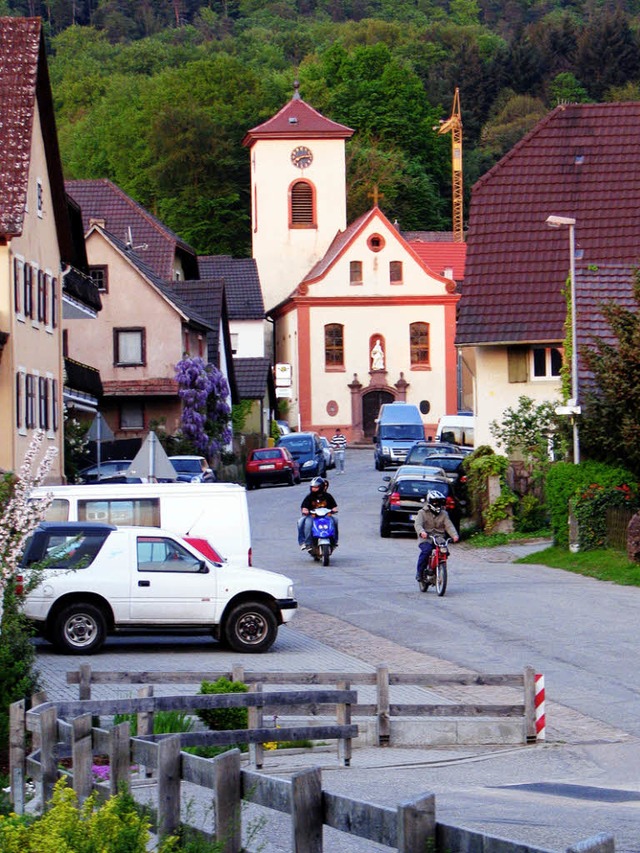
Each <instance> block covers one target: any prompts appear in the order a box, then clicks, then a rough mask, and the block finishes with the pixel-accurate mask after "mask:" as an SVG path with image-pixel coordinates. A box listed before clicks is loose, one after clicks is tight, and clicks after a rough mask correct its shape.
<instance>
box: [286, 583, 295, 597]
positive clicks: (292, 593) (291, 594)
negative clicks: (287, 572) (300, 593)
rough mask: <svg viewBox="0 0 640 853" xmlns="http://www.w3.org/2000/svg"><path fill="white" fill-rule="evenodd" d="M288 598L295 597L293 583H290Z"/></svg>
mask: <svg viewBox="0 0 640 853" xmlns="http://www.w3.org/2000/svg"><path fill="white" fill-rule="evenodd" d="M287 598H295V595H294V591H293V584H292V583H290V584H289V586H288V587H287Z"/></svg>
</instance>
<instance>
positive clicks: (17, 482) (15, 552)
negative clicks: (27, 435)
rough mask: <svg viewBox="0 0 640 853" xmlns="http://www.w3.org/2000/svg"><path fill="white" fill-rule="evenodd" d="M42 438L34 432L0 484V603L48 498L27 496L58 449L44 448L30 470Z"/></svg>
mask: <svg viewBox="0 0 640 853" xmlns="http://www.w3.org/2000/svg"><path fill="white" fill-rule="evenodd" d="M43 440H44V432H42V431H38V432H36V433H34V436H33V439H32V441H31V444H30V445H29V449H28V450H27V453H26V455H25V457H24V462H23V463H22V468H21V469H20V473H19V474H18V476H17V477H16V476H15V475H13V474H7V475H6V476H5V478H4V482H3V484H2V487H3V489H2V491H3V493H4V495H6V498H5V499H4V500H3V499H2V497H3V496H0V510H1V512H2V520H1V521H0V570H1V576H0V607H1V606H2V600H3V599H4V592H5V590H6V588H7V584H8V583H9V582H10V581H11V580H12V579H13V578H14V577H15V575H16V570H17V566H18V561H19V559H20V554H21V552H22V549H23V547H24V543H25V540H26V539H27V537H28V536H30V535H31V533H32V532H33V530H34V529H35V528H36V527H37V526H38V524H39V523H40V521H41V519H42V517H43V516H44V513H45V512H46V509H47V507H48V505H49V504H50V502H51V500H50V498H42V499H40V500H29V493H30V492H31V490H32V489H33V488H34V486H39V485H40V484H41V483H42V482H43V481H44V479H45V477H46V476H47V474H48V473H49V471H50V470H51V465H52V463H53V459H54V457H55V455H56V453H57V452H58V451H57V449H56V448H55V447H50V448H48V450H47V451H46V453H45V454H44V456H43V457H42V460H41V462H40V464H39V465H38V467H37V468H36V469H35V470H34V466H35V460H36V459H37V457H38V456H39V454H40V450H41V447H42V442H43Z"/></svg>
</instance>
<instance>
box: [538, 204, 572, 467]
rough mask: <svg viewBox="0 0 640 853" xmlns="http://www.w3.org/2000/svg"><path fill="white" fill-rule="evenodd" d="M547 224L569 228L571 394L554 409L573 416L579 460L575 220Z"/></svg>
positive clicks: (550, 218) (559, 219)
mask: <svg viewBox="0 0 640 853" xmlns="http://www.w3.org/2000/svg"><path fill="white" fill-rule="evenodd" d="M546 223H547V225H549V226H550V227H551V228H564V227H565V226H567V227H568V228H569V277H570V280H571V299H570V301H571V396H572V399H571V400H569V401H568V404H569V405H568V406H562V407H560V408H559V409H556V412H557V413H558V414H563V415H571V416H572V418H573V462H574V464H575V465H577V464H578V463H579V462H580V436H579V433H578V420H577V416H578V415H579V414H580V406H579V404H578V341H577V336H576V236H575V228H576V220H575V219H574V218H573V217H572V216H547V219H546Z"/></svg>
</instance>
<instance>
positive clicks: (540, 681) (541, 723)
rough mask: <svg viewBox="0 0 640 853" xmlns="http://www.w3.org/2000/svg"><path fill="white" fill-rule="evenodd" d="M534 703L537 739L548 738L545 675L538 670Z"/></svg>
mask: <svg viewBox="0 0 640 853" xmlns="http://www.w3.org/2000/svg"><path fill="white" fill-rule="evenodd" d="M534 705H535V709H536V740H545V739H546V736H547V734H546V725H547V723H546V718H545V711H544V675H542V674H541V673H539V672H537V673H536V677H535V681H534Z"/></svg>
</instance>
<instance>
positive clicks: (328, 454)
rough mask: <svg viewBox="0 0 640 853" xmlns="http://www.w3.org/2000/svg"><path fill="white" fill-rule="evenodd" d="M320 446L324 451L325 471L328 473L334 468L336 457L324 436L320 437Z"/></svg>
mask: <svg viewBox="0 0 640 853" xmlns="http://www.w3.org/2000/svg"><path fill="white" fill-rule="evenodd" d="M320 444H321V445H322V450H323V451H324V461H325V463H326V465H327V471H330V470H331V469H332V468H335V467H336V455H335V453H334V452H333V447H331V442H330V441H329V439H328V438H327V437H326V436H324V435H321V436H320Z"/></svg>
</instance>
